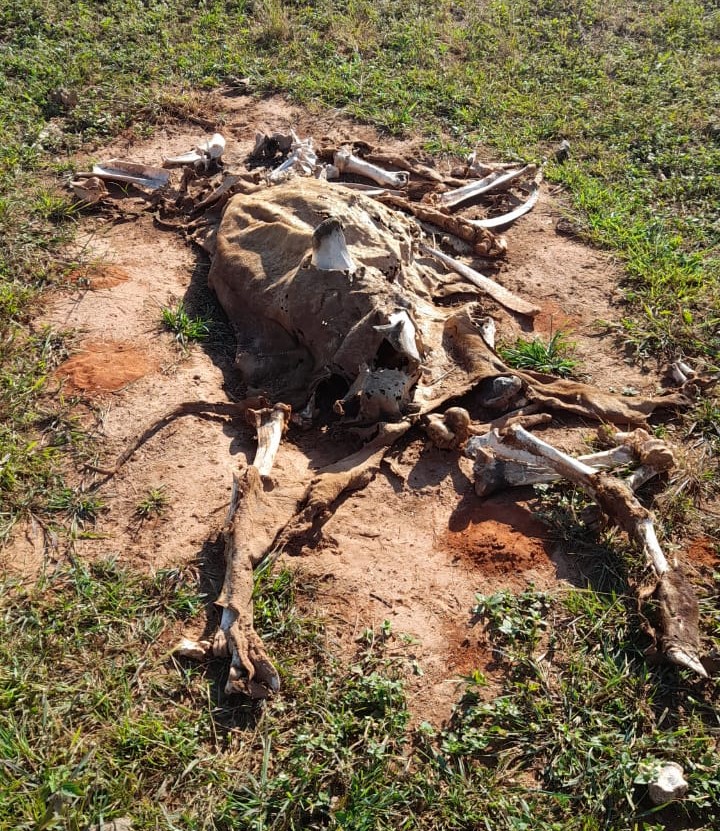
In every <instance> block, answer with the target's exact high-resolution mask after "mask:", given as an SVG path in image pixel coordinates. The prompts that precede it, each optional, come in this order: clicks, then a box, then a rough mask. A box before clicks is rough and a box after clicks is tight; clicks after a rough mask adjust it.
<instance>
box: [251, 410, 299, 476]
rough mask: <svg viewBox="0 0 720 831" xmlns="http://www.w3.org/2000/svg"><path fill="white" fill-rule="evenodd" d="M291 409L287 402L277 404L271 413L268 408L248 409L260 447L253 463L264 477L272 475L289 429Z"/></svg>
mask: <svg viewBox="0 0 720 831" xmlns="http://www.w3.org/2000/svg"><path fill="white" fill-rule="evenodd" d="M290 413H291V409H290V407H288V406H287V404H276V405H275V407H273V409H272V411H271V412H270V415H269V416H268V415H267V410H266V409H262V410H251V409H248V411H247V416H248V419H252V420H253V422H254V424H255V430H256V432H257V438H258V447H257V452H256V454H255V461H253V465H254V466H255V467H256V468H257V469H258V473H259V474H260V476H262V477H263V478H267V477H268V476H270V471H271V470H272V466H273V464H274V463H275V457H276V456H277V452H278V450H279V448H280V442H281V441H282V437H283V435H284V434H285V431H286V430H287V426H288V422H289V420H290Z"/></svg>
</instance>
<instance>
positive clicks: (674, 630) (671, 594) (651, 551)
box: [498, 426, 707, 678]
mask: <svg viewBox="0 0 720 831" xmlns="http://www.w3.org/2000/svg"><path fill="white" fill-rule="evenodd" d="M498 438H499V437H498ZM501 444H502V445H504V447H505V450H502V451H500V452H501V453H507V454H508V456H509V458H513V457H514V458H516V459H518V458H519V459H522V460H524V459H526V458H528V457H531V458H533V459H534V460H535V464H538V465H541V466H542V467H546V468H550V469H551V470H553V471H555V472H556V473H557V474H559V475H560V476H561V477H563V478H565V479H568V480H569V481H571V482H572V483H573V484H574V485H576V486H578V487H580V488H582V489H583V490H585V491H586V492H587V493H588V494H589V495H590V496H591V497H592V498H593V499H594V500H595V501H596V502H597V503H598V505H599V506H600V508H601V509H602V511H603V513H605V514H606V516H608V517H609V518H610V519H611V520H612V521H613V522H615V523H616V524H617V525H618V526H619V528H620V529H621V530H623V531H625V532H626V533H627V535H628V537H629V538H630V540H631V542H633V543H634V544H635V546H636V547H637V548H639V549H640V551H642V553H643V555H644V557H645V560H646V562H647V564H648V565H650V566H651V567H652V569H653V570H654V572H655V575H656V578H657V581H656V590H655V597H656V600H657V603H658V609H659V614H660V620H661V624H660V630H661V637H660V646H661V651H662V652H663V653H664V654H665V656H666V657H667V659H668V660H669V661H670V662H672V663H674V664H677V665H678V666H681V667H685V668H687V669H690V670H692V671H693V672H695V673H696V674H698V675H700V676H702V677H703V678H705V677H707V672H706V671H705V668H704V666H703V665H702V663H701V661H700V634H699V629H698V624H699V611H698V601H697V597H696V596H695V593H694V590H693V588H692V586H690V584H689V583H688V582H687V580H686V579H685V578H684V576H683V575H682V573H681V572H680V571H679V570H678V569H677V568H673V567H671V566H670V564H669V563H668V561H667V558H666V557H665V554H664V552H663V551H662V548H661V547H660V544H659V542H658V539H657V535H656V533H655V526H654V524H653V517H652V514H651V513H650V511H648V510H646V509H645V508H644V507H643V506H642V505H641V504H640V503H639V502H638V501H637V499H636V498H635V496H634V495H633V493H632V491H631V490H630V489H629V488H628V486H627V485H626V484H625V482H623V481H622V480H621V479H619V478H617V477H615V476H611V475H610V474H608V473H604V472H600V471H597V470H595V469H594V468H593V467H591V466H590V465H588V464H586V463H584V462H582V461H580V460H578V459H575V458H573V457H572V456H568V455H567V454H565V453H563V452H562V451H560V450H558V449H557V448H555V447H553V446H552V445H550V444H547V443H546V442H544V441H542V440H541V439H539V438H538V437H537V436H534V435H532V434H531V433H528V432H527V431H526V430H524V429H523V428H522V427H519V426H513V427H509V428H508V429H507V430H506V431H505V433H504V435H503V436H502V439H501Z"/></svg>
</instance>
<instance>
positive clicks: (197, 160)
mask: <svg viewBox="0 0 720 831" xmlns="http://www.w3.org/2000/svg"><path fill="white" fill-rule="evenodd" d="M224 152H225V138H224V137H223V136H222V135H221V134H220V133H214V134H213V135H212V136H211V137H210V138H209V139H208V140H207V141H203V142H201V143H200V144H197V145H196V146H195V147H194V148H193V149H192V150H188V152H187V153H181V154H180V155H179V156H168V157H167V158H166V159H163V167H182V166H183V165H191V164H193V165H194V164H201V163H202V164H204V165H205V168H206V169H207V167H208V165H209V164H210V162H214V161H215V162H216V161H217V160H218V159H219V158H220V157H221V156H222V154H223V153H224Z"/></svg>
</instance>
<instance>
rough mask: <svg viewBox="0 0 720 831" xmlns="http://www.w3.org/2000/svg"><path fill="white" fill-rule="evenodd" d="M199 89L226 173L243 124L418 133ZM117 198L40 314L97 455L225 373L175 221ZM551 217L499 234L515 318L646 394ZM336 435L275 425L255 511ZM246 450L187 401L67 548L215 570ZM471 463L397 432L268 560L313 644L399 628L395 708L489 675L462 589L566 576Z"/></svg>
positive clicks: (611, 287)
mask: <svg viewBox="0 0 720 831" xmlns="http://www.w3.org/2000/svg"><path fill="white" fill-rule="evenodd" d="M215 104H216V106H218V107H219V111H221V112H222V120H221V121H219V122H218V124H222V126H221V127H220V129H221V130H222V132H223V133H224V134H225V135H226V137H227V140H228V147H227V153H226V156H225V161H226V166H227V167H229V168H230V169H232V167H233V165H238V166H239V165H240V164H241V163H242V161H243V159H244V158H245V156H246V155H247V153H248V152H249V150H250V149H251V148H252V145H253V140H254V133H255V130H256V129H260V130H263V131H268V132H269V131H274V130H287V129H288V128H289V127H294V128H295V129H296V130H297V131H298V132H299V133H300V134H301V135H307V134H311V135H313V136H315V137H316V138H317V139H318V140H319V139H320V138H322V137H323V136H327V137H330V138H332V139H333V140H334V141H337V142H340V141H342V140H345V139H363V140H365V141H368V142H371V143H373V144H377V143H381V142H382V143H384V144H385V145H386V146H388V145H392V146H393V149H396V150H399V151H401V152H402V151H406V150H408V149H413V148H414V149H416V150H417V148H418V147H419V144H418V143H413V142H388V141H387V140H385V139H380V138H379V137H378V135H377V134H376V133H375V132H374V131H373V130H372V129H370V128H368V127H364V126H359V125H355V124H353V123H351V122H350V121H348V120H347V119H344V118H341V117H339V116H337V115H335V114H332V113H310V112H307V111H302V110H300V109H298V108H295V107H292V106H289V105H288V104H287V103H286V102H285V101H284V100H283V99H281V98H279V97H274V98H269V99H266V100H262V101H258V100H255V99H253V98H250V97H228V98H224V99H219V100H217V101H216V102H215ZM211 120H212V119H211ZM203 132H204V131H203V130H202V128H198V127H196V126H193V125H189V124H179V125H176V126H168V127H165V128H163V129H160V130H158V131H157V132H156V133H155V134H154V135H153V137H152V138H150V139H146V140H135V138H134V137H133V136H127V137H124V138H122V139H120V140H118V141H116V142H114V143H113V144H112V145H111V146H109V147H107V148H104V149H103V150H102V152H98V153H97V154H95V156H96V158H101V157H102V158H111V157H113V156H116V155H117V156H120V157H125V158H132V159H133V160H137V161H143V162H146V163H150V164H159V163H160V161H161V159H162V157H163V156H167V155H172V154H175V153H179V152H183V151H185V150H187V149H188V148H190V147H192V146H193V145H194V144H195V143H196V142H197V140H198V139H199V138H200V137H201V135H202V134H203ZM125 202H126V203H127V207H128V210H129V211H130V212H131V214H132V211H133V210H134V209H135V208H137V210H136V211H135V213H134V214H132V215H131V216H130V218H129V221H117V218H113V217H111V216H107V215H105V214H103V213H89V214H88V216H87V217H86V218H85V219H83V221H82V224H81V233H80V238H79V242H78V245H79V246H80V249H81V251H82V256H83V259H84V260H85V261H86V262H88V263H89V265H88V266H87V267H85V268H81V269H79V270H78V271H76V272H74V273H73V275H71V283H73V284H74V286H73V287H71V288H70V289H69V290H67V291H64V292H59V293H57V294H56V295H55V296H54V297H53V298H52V301H51V303H50V304H49V306H48V308H47V311H46V313H45V316H44V321H43V322H45V323H47V324H49V325H51V326H52V327H54V328H56V329H62V330H68V329H72V330H75V332H76V333H77V335H78V348H77V353H76V354H75V355H73V356H72V357H71V358H70V359H69V360H68V361H67V362H66V363H65V364H64V365H63V366H62V367H61V368H60V370H59V372H58V376H57V377H58V383H59V385H62V387H63V389H64V390H66V391H68V390H70V391H79V392H81V393H82V394H83V395H84V396H86V397H87V398H89V399H91V400H92V401H93V402H94V404H95V405H96V407H97V408H98V409H99V411H100V413H101V431H102V454H101V457H102V458H101V462H103V463H105V464H108V463H112V461H113V460H114V458H115V457H116V456H117V455H118V454H119V453H120V452H121V451H122V450H123V449H124V448H125V446H126V445H127V443H128V442H129V440H130V439H131V438H132V437H134V436H135V435H136V434H138V433H139V432H140V431H141V430H142V429H143V428H144V427H146V426H148V425H151V424H152V423H153V422H154V421H155V420H156V419H158V418H160V417H161V416H163V415H164V414H165V413H167V412H168V411H169V410H171V409H172V408H173V407H175V406H176V405H177V404H179V403H181V402H185V401H195V400H206V401H224V400H227V398H228V396H229V395H232V394H233V392H234V390H235V385H236V384H237V379H236V378H235V377H234V373H233V366H232V358H233V353H234V344H233V342H232V338H231V335H230V334H229V331H230V330H229V329H228V327H227V325H226V323H225V322H224V321H223V317H222V313H221V311H220V309H219V307H218V306H217V305H216V304H215V302H214V299H213V297H212V296H211V295H210V293H209V291H208V289H207V282H206V277H207V270H208V265H209V264H208V261H207V258H206V257H205V255H204V254H202V253H201V252H199V250H198V249H196V248H194V247H192V246H191V245H190V244H189V243H186V242H185V241H184V240H183V239H182V238H181V237H180V236H178V235H176V234H175V233H173V232H169V231H166V230H160V229H159V228H158V227H157V226H156V224H155V223H154V221H153V217H152V215H151V213H150V212H146V211H144V210H142V208H143V207H144V206H145V204H146V203H145V200H144V199H143V198H142V197H141V196H140V195H138V194H134V195H131V196H129V197H128V198H127V199H126V200H125ZM561 215H562V205H561V202H559V201H558V196H557V195H554V194H552V193H551V192H549V191H548V189H547V188H546V189H545V190H544V191H543V195H542V198H541V200H540V202H539V204H538V206H537V207H536V208H535V210H534V211H532V212H531V213H530V214H529V215H528V216H526V217H524V218H522V219H521V220H519V221H518V222H517V223H516V224H515V225H514V226H513V227H512V228H511V229H510V231H508V232H507V234H506V236H507V239H508V257H507V260H506V261H505V262H504V263H502V264H501V265H500V267H499V270H498V271H497V273H496V274H495V275H494V276H495V277H496V279H498V280H499V281H500V282H502V283H503V284H504V285H506V286H507V287H508V288H510V289H512V290H514V291H516V292H518V293H519V294H520V295H521V296H523V297H525V298H526V299H528V300H530V301H532V302H536V303H538V304H539V305H541V307H542V309H543V313H542V314H541V315H539V316H538V317H537V318H536V319H535V328H534V330H533V331H535V332H536V333H539V334H542V335H543V336H547V335H548V334H549V333H550V332H551V331H555V330H557V329H559V328H560V329H562V330H563V331H564V332H566V333H568V334H569V335H570V338H571V340H574V341H576V342H577V352H578V356H579V358H580V359H581V360H582V362H583V369H584V371H585V372H586V373H587V374H588V375H589V376H590V378H591V380H592V382H593V383H595V384H597V385H598V386H600V387H601V388H603V389H605V390H614V391H618V392H619V391H621V390H622V389H623V388H625V387H628V386H632V387H634V388H635V389H636V390H637V391H638V392H640V393H647V394H652V393H654V392H655V391H656V389H657V388H658V386H659V385H660V383H661V377H660V375H659V374H658V373H657V372H655V371H651V370H650V369H646V370H645V371H641V370H640V369H639V368H638V367H635V366H630V365H628V364H627V363H626V362H625V361H624V360H623V356H622V354H621V352H620V351H619V349H618V345H617V343H616V342H614V340H613V338H612V337H611V336H610V335H608V334H604V332H606V330H605V329H603V328H601V327H598V326H597V321H599V320H604V321H610V322H612V321H617V320H618V319H619V318H620V316H621V315H622V310H621V308H620V307H619V306H617V305H616V300H617V291H616V286H617V280H618V276H619V273H618V270H617V269H616V268H615V267H614V266H613V264H612V263H611V261H610V260H609V259H608V258H607V257H606V256H604V255H603V254H602V253H599V252H597V251H593V250H591V249H589V248H586V247H584V246H583V245H581V244H579V243H577V242H575V241H573V240H571V239H568V238H567V237H564V236H560V235H559V234H558V233H556V230H555V225H556V222H557V220H558V218H559V217H560V216H561ZM126 219H127V217H126ZM181 299H184V301H185V303H186V307H187V308H188V310H189V311H190V313H191V314H203V315H207V316H210V317H211V318H213V319H214V320H216V321H218V323H217V325H216V326H214V327H213V332H212V336H211V337H210V339H209V340H208V341H207V342H206V343H204V344H203V345H193V346H191V348H190V349H189V351H188V353H187V354H183V352H182V350H180V349H179V348H178V345H177V344H176V343H175V341H174V339H173V337H172V335H171V334H169V333H167V332H164V331H163V330H162V328H161V326H160V309H161V307H162V306H164V305H175V304H176V303H177V302H178V301H179V300H181ZM492 311H493V314H495V315H496V317H497V320H498V330H499V335H500V338H501V339H502V340H504V341H512V340H514V338H515V337H516V335H517V334H518V333H519V332H520V331H521V329H520V327H519V325H518V324H517V323H516V322H515V321H514V320H513V319H512V318H511V317H510V316H509V315H508V314H505V313H501V312H499V310H498V309H497V308H496V307H492ZM592 432H593V429H592V426H591V425H588V426H587V428H585V427H582V426H581V428H580V429H579V430H576V431H574V432H571V433H569V432H568V431H567V430H566V428H565V427H563V426H562V425H560V424H557V423H553V425H551V426H550V432H549V435H550V436H551V438H552V440H553V441H556V442H557V443H559V444H560V445H562V446H565V447H567V448H568V449H579V448H581V447H582V438H583V436H586V435H590V434H592ZM349 449H350V448H349V445H347V444H346V443H343V442H341V441H339V440H337V439H331V438H329V437H328V436H326V435H320V434H316V433H312V432H307V433H303V432H300V431H299V430H298V429H297V428H291V430H290V432H289V434H288V436H287V440H286V441H285V442H284V444H283V445H282V447H281V450H280V453H279V455H278V459H277V462H276V467H275V468H274V473H273V475H274V479H275V481H276V483H277V484H276V489H275V495H276V497H277V498H276V500H275V502H276V505H277V515H276V516H274V517H267V518H266V519H267V521H273V522H281V521H284V520H286V519H288V518H289V517H290V516H291V515H292V513H293V512H294V509H295V505H296V502H297V500H298V498H299V497H300V496H301V495H302V493H303V491H304V487H305V484H306V483H307V481H308V478H309V476H310V474H311V471H312V470H314V469H316V468H317V467H319V466H321V465H322V464H326V463H328V462H330V461H334V460H336V459H339V458H341V457H342V456H344V455H346V454H347V453H348V452H349ZM253 450H254V444H253V437H252V434H251V432H250V431H249V430H248V429H247V428H246V427H244V426H243V425H241V424H230V423H227V422H226V423H219V422H218V421H217V420H216V421H212V420H204V419H200V418H196V417H185V418H180V419H177V420H175V421H173V422H172V423H171V424H170V425H169V426H168V427H167V428H165V429H163V430H162V431H160V432H158V433H157V435H155V436H154V437H153V438H152V439H151V440H150V441H148V442H147V443H146V444H145V445H144V446H143V447H142V448H141V449H140V450H139V451H138V452H137V454H136V455H135V456H134V457H133V459H132V460H131V461H130V462H129V463H128V464H127V465H126V466H125V467H124V468H123V470H122V471H121V472H120V474H119V475H118V476H116V477H115V478H114V479H112V480H111V481H110V482H109V483H108V484H107V485H105V486H104V487H103V489H102V490H101V497H102V499H103V501H104V502H105V504H106V508H105V510H104V511H103V513H102V514H101V516H100V517H99V519H98V521H97V523H96V525H95V527H94V529H93V530H94V538H93V539H79V540H76V541H75V542H74V550H75V553H76V555H77V556H79V557H81V558H94V557H100V556H107V555H115V556H117V558H118V559H119V561H120V562H121V563H124V564H127V565H129V566H131V567H133V568H137V569H143V570H145V569H146V570H151V569H161V568H176V567H177V568H181V567H185V566H187V565H188V564H193V565H196V566H197V567H198V569H199V570H200V571H203V570H205V571H206V573H207V574H210V575H215V577H216V576H217V575H221V573H222V565H221V563H222V546H221V545H219V544H218V533H219V530H220V528H221V525H222V522H223V519H224V515H225V512H226V509H227V505H228V498H229V495H230V487H231V481H232V474H233V471H235V470H237V469H238V467H243V466H244V465H246V464H247V463H248V460H249V459H251V458H252V453H253ZM470 472H471V471H470V463H469V462H468V460H466V459H464V458H461V457H459V456H458V454H455V453H449V452H445V451H441V450H438V449H435V448H432V447H429V446H427V445H426V443H425V442H424V441H423V439H422V438H420V437H419V436H418V435H416V434H414V433H413V434H411V435H410V437H409V438H407V440H406V441H404V443H402V444H401V445H399V447H398V448H397V450H395V451H394V453H393V454H392V459H391V464H390V465H388V466H386V467H385V468H384V470H383V473H382V474H381V475H378V476H377V477H376V478H375V480H374V481H373V482H372V483H371V484H370V485H369V486H368V487H367V488H366V489H365V490H364V491H362V492H359V493H355V494H352V495H350V497H349V498H347V499H346V500H345V501H344V502H343V504H342V505H341V507H340V508H339V510H338V511H337V513H336V514H335V515H334V517H333V518H332V519H331V520H330V522H329V523H328V525H327V526H326V528H325V534H324V539H323V542H322V544H321V545H320V546H319V547H318V548H317V549H316V550H313V551H312V552H307V553H306V554H305V555H304V556H301V557H295V558H286V559H287V564H288V565H289V566H290V567H291V568H293V569H299V570H300V572H301V574H302V576H303V577H302V579H305V580H308V581H310V582H312V583H313V585H314V586H315V587H316V591H315V592H314V597H315V601H314V602H315V609H314V611H315V612H317V613H319V614H320V615H321V616H323V617H324V619H325V620H326V623H327V635H328V640H329V642H330V646H331V647H332V648H335V649H337V650H340V651H348V650H350V651H351V650H352V649H353V644H354V639H355V638H356V637H357V636H358V635H359V634H360V633H361V632H362V631H363V630H364V629H365V628H367V627H377V626H379V625H381V624H382V623H383V621H385V620H387V621H390V622H391V624H392V628H393V631H394V632H396V633H406V634H408V635H410V636H412V639H413V640H412V642H411V643H410V645H409V646H408V647H407V653H406V654H407V657H408V659H409V660H410V661H416V662H417V663H416V670H415V674H411V676H410V680H409V685H410V694H411V707H412V709H413V712H414V714H415V716H416V717H417V718H419V719H423V718H424V719H428V720H430V721H433V722H435V723H439V722H440V721H442V720H443V718H444V717H446V716H447V715H448V713H449V709H450V706H451V704H452V703H453V701H454V700H455V692H456V685H457V680H458V679H459V678H460V677H461V676H463V675H467V674H469V673H470V672H472V671H473V670H474V669H476V668H478V669H480V670H482V671H484V672H486V673H487V674H488V675H489V677H490V678H491V679H492V677H493V676H492V667H491V666H489V661H490V658H489V654H490V653H489V651H488V650H487V648H486V644H485V643H484V640H483V636H482V632H481V631H480V627H473V626H472V624H471V608H472V606H473V602H474V595H475V593H476V592H482V593H489V592H492V591H495V590H497V589H499V588H505V587H507V588H511V589H514V590H522V589H523V588H525V587H527V586H528V585H530V584H533V585H534V586H536V587H537V588H540V589H555V588H557V587H558V585H559V584H561V583H562V582H563V581H570V582H576V583H577V582H582V580H583V578H582V575H580V574H579V572H578V571H577V569H576V567H575V565H574V564H573V562H572V559H571V558H568V557H567V556H566V555H565V554H563V552H561V551H559V550H557V548H556V547H555V546H554V545H553V543H552V542H551V540H550V538H549V536H548V533H547V530H546V528H545V526H544V525H543V524H542V522H540V521H539V520H538V519H537V517H536V516H535V515H534V513H533V510H532V507H528V504H527V501H526V500H528V499H531V498H532V494H531V493H530V492H526V491H522V492H518V493H510V494H505V495H501V496H498V497H493V498H490V499H488V500H486V501H485V502H483V503H481V502H480V501H479V500H478V499H477V498H476V497H475V495H474V492H473V489H472V484H471V480H470ZM91 479H92V476H91V475H89V476H88V477H86V479H85V481H86V482H88V481H90V480H91ZM159 486H162V487H163V491H164V493H165V494H166V495H167V497H168V500H169V505H168V508H167V510H166V512H165V513H164V514H163V515H162V516H160V517H156V518H152V519H149V520H147V521H145V522H142V521H140V520H139V518H138V516H137V513H136V508H137V505H138V503H139V502H140V501H142V499H143V498H144V497H145V496H146V495H147V493H148V490H149V489H150V488H155V487H159ZM27 530H28V529H21V530H20V531H19V532H18V534H17V535H16V540H15V543H14V544H11V546H10V547H9V548H8V550H7V551H6V552H5V554H4V561H5V564H6V566H7V567H8V568H10V569H13V570H16V571H17V570H20V571H27V570H32V569H33V568H37V567H38V565H39V564H40V562H41V560H42V552H41V553H40V554H38V552H37V550H36V548H37V547H35V549H33V546H32V545H31V543H30V542H28V534H27V533H26V532H27ZM30 536H32V535H30ZM33 550H35V555H33V553H32V551H33ZM46 554H47V552H46ZM56 556H58V555H57V553H56ZM206 576H207V575H206ZM215 577H213V580H215ZM213 580H211V581H210V582H211V583H212V582H213ZM206 582H207V581H206ZM218 588H219V585H217V582H215V590H217V589H218ZM188 634H189V635H191V636H193V635H198V634H200V633H199V632H190V633H188ZM420 673H422V674H420Z"/></svg>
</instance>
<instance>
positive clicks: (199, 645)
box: [173, 638, 212, 661]
mask: <svg viewBox="0 0 720 831" xmlns="http://www.w3.org/2000/svg"><path fill="white" fill-rule="evenodd" d="M211 653H212V644H211V643H210V641H191V640H190V639H189V638H182V640H181V641H180V643H178V645H177V646H176V647H174V648H173V655H177V656H178V658H188V659H190V660H191V661H204V660H205V659H206V658H208V657H209V656H210V655H211Z"/></svg>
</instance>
